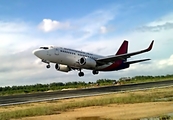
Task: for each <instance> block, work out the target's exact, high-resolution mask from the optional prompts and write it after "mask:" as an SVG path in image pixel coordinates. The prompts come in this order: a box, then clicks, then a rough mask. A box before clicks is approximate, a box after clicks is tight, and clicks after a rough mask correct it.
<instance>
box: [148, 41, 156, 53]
mask: <svg viewBox="0 0 173 120" xmlns="http://www.w3.org/2000/svg"><path fill="white" fill-rule="evenodd" d="M153 44H154V40H153V41H152V42H151V44H150V46H149V47H148V48H147V51H150V50H151V49H152V47H153Z"/></svg>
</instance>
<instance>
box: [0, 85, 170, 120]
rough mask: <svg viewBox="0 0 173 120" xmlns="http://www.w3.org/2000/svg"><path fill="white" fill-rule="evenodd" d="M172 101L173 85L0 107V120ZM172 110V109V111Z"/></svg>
mask: <svg viewBox="0 0 173 120" xmlns="http://www.w3.org/2000/svg"><path fill="white" fill-rule="evenodd" d="M165 101H173V87H169V88H162V89H161V88H159V89H156V88H153V89H150V90H144V91H136V92H124V93H115V94H109V95H102V96H95V97H84V98H75V99H66V100H57V101H49V102H40V103H31V104H23V105H14V106H6V107H0V120H8V119H11V118H15V119H17V118H23V117H30V116H41V115H54V114H60V113H62V112H66V111H70V110H74V109H77V108H86V107H90V106H107V105H110V104H118V105H120V104H122V105H123V104H135V103H148V102H155V103H156V102H165ZM172 112H173V111H172Z"/></svg>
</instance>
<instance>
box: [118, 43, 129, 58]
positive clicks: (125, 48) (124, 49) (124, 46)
mask: <svg viewBox="0 0 173 120" xmlns="http://www.w3.org/2000/svg"><path fill="white" fill-rule="evenodd" d="M127 52H128V41H126V40H124V42H123V44H122V45H121V47H120V48H119V50H118V52H117V53H116V55H120V54H125V53H127Z"/></svg>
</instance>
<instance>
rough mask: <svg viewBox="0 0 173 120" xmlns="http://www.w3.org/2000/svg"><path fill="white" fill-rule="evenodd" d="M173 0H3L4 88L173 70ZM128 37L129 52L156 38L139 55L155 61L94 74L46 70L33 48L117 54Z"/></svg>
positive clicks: (0, 53)
mask: <svg viewBox="0 0 173 120" xmlns="http://www.w3.org/2000/svg"><path fill="white" fill-rule="evenodd" d="M172 33H173V1H172V0H164V1H163V0H162V1H158V0H150V1H144V0H131V1H129V0H123V1H122V0H116V1H115V0H73V1H71V0H64V1H62V0H51V1H42V0H34V1H31V0H30V1H27V2H26V1H23V0H15V1H12V0H6V1H4V0H0V40H1V44H0V48H1V50H0V57H1V58H3V59H0V62H1V67H0V86H8V85H10V86H12V85H26V84H36V83H51V82H68V81H86V82H88V81H96V80H97V79H100V78H101V79H102V78H107V79H119V78H120V77H124V76H136V75H165V74H173V49H172V45H173V36H172ZM124 39H127V40H129V51H130V52H133V51H136V50H140V49H143V48H145V47H147V46H148V45H149V43H150V42H151V41H152V40H153V39H154V40H155V43H154V48H153V50H152V51H151V52H149V53H145V54H142V55H139V56H135V57H133V58H131V59H132V60H133V59H141V58H151V59H152V60H151V61H150V62H146V63H140V64H135V65H132V66H131V67H130V68H129V69H126V70H122V71H114V72H109V73H107V72H106V73H103V72H101V73H100V74H99V75H97V76H93V75H92V74H91V71H87V70H86V71H85V70H84V72H85V77H83V78H79V77H78V76H77V73H78V72H77V71H72V72H70V73H62V72H58V71H56V70H55V69H54V65H53V64H52V68H51V69H50V70H47V69H45V64H44V63H41V62H40V60H39V59H37V58H36V57H35V56H34V55H32V51H33V50H34V49H36V48H38V47H39V46H41V45H56V46H62V47H70V48H74V49H78V50H83V51H88V52H93V53H97V54H100V55H111V54H114V53H115V52H116V50H117V49H118V47H119V46H120V44H121V43H122V42H123V40H124Z"/></svg>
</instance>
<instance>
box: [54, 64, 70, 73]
mask: <svg viewBox="0 0 173 120" xmlns="http://www.w3.org/2000/svg"><path fill="white" fill-rule="evenodd" d="M55 69H56V70H57V71H62V72H68V71H71V68H70V67H69V66H67V65H62V64H56V65H55Z"/></svg>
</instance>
